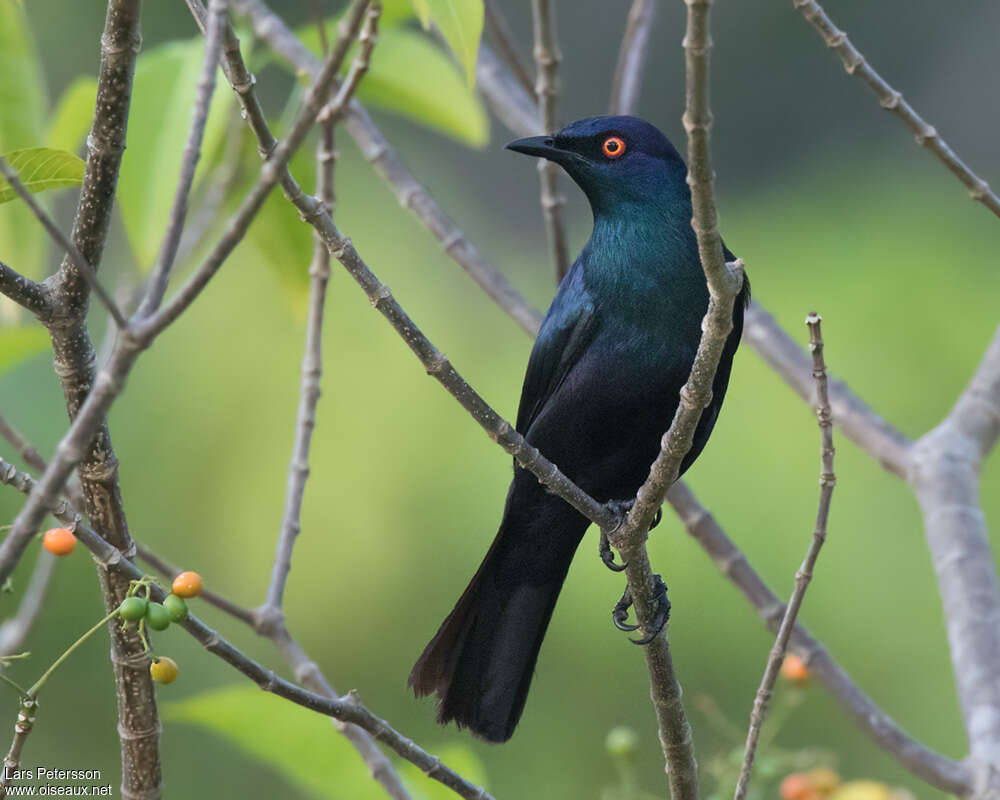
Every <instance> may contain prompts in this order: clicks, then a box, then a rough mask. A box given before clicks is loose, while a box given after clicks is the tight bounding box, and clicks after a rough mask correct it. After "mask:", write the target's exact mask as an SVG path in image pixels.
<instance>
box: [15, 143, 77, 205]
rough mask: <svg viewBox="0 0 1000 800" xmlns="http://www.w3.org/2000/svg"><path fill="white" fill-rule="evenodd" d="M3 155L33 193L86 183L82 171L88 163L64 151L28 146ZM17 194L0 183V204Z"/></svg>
mask: <svg viewBox="0 0 1000 800" xmlns="http://www.w3.org/2000/svg"><path fill="white" fill-rule="evenodd" d="M3 158H4V160H5V161H6V162H7V163H8V164H10V166H11V167H13V168H14V169H15V170H17V175H18V177H19V178H20V179H21V183H23V184H24V187H25V188H26V189H27V190H28V191H29V192H31V193H32V194H37V193H38V192H44V191H45V190H46V189H59V188H62V187H66V186H79V185H80V184H81V183H83V170H84V167H85V166H86V164H84V162H83V159H82V158H80V157H79V156H75V155H73V154H72V153H67V152H66V151H65V150H53V149H52V148H51V147H29V148H27V149H26V150H14V151H12V152H10V153H4V154H3ZM16 197H17V193H16V192H15V191H14V188H13V187H12V186H11V185H10V184H9V183H7V181H4V182H3V184H2V185H0V203H6V202H8V201H10V200H13V199H14V198H16Z"/></svg>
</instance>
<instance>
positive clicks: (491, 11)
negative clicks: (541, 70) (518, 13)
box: [484, 0, 535, 94]
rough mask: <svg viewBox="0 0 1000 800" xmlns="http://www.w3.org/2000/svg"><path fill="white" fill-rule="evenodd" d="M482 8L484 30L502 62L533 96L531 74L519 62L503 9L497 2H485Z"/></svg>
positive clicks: (494, 0) (519, 58)
mask: <svg viewBox="0 0 1000 800" xmlns="http://www.w3.org/2000/svg"><path fill="white" fill-rule="evenodd" d="M484 6H485V9H484V11H485V20H484V21H485V23H486V30H487V31H489V33H490V35H491V36H492V38H493V41H494V42H495V43H496V46H497V47H499V48H500V52H501V53H502V54H503V57H504V60H505V61H506V62H507V64H508V66H510V70H511V72H512V73H513V75H514V77H515V78H517V82H518V83H520V84H521V88H523V89H524V91H526V92H527V93H528V94H534V93H535V86H534V82H533V81H532V80H531V73H530V72H529V71H528V68H527V67H526V66H525V65H524V62H523V61H521V54H520V53H519V52H518V51H517V45H516V44H515V43H514V36H513V34H511V32H510V26H509V25H508V24H507V18H506V17H505V16H504V13H503V9H502V8H500V5H499V3H497V0H486V2H485V3H484Z"/></svg>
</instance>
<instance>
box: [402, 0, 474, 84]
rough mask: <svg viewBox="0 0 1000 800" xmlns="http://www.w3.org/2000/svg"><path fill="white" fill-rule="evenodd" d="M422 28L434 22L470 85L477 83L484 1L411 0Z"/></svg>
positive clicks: (428, 26)
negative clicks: (456, 58) (477, 62)
mask: <svg viewBox="0 0 1000 800" xmlns="http://www.w3.org/2000/svg"><path fill="white" fill-rule="evenodd" d="M413 7H414V9H416V12H417V16H418V17H419V18H420V23H421V24H422V25H423V26H424V29H425V30H426V29H427V28H430V26H431V23H432V22H433V23H434V24H436V25H437V26H438V28H439V29H440V31H441V35H442V36H444V40H445V41H446V42H447V43H448V46H449V47H450V48H451V49H452V52H454V53H455V55H456V56H457V57H458V61H459V63H460V64H461V65H462V66H463V67H464V68H465V79H466V81H468V84H469V86H470V87H472V86H474V85H475V83H476V59H477V58H478V57H479V39H480V37H481V36H482V35H483V0H413Z"/></svg>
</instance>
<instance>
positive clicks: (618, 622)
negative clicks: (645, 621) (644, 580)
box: [611, 586, 639, 633]
mask: <svg viewBox="0 0 1000 800" xmlns="http://www.w3.org/2000/svg"><path fill="white" fill-rule="evenodd" d="M631 606H632V595H631V594H629V591H628V587H627V586H626V587H625V593H624V594H623V595H622V599H621V600H619V601H618V602H617V603H615V607H614V608H613V609H612V610H611V621H612V622H614V623H615V627H616V628H618V630H620V631H625V632H626V633H631V632H632V631H635V630H638V629H639V626H638V625H631V624H630V623H628V622H626V621H625V620H627V619H628V610H629V608H630V607H631Z"/></svg>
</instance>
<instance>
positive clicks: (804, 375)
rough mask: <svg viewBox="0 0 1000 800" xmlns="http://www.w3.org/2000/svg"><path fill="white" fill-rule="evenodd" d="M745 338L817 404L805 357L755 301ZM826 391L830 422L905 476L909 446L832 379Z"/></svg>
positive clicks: (746, 321)
mask: <svg viewBox="0 0 1000 800" xmlns="http://www.w3.org/2000/svg"><path fill="white" fill-rule="evenodd" d="M743 338H744V340H746V341H747V342H749V343H750V345H752V346H753V348H754V350H756V351H757V353H758V354H759V355H760V357H761V358H763V359H764V361H765V362H767V364H768V366H770V367H771V369H773V370H774V371H775V372H776V373H777V374H778V375H779V376H780V377H781V378H783V379H784V380H785V382H786V383H787V384H788V385H789V386H791V387H792V389H794V390H795V393H796V394H798V395H799V397H801V398H802V399H803V400H805V401H806V402H807V403H810V404H813V405H814V404H815V402H816V401H815V394H814V392H815V382H814V381H813V379H812V376H811V372H812V365H811V363H810V360H809V356H808V355H806V353H805V352H803V350H802V348H801V347H799V345H798V344H796V342H795V340H794V339H792V337H790V336H789V335H788V334H787V333H785V332H784V331H783V330H782V329H781V326H780V325H778V323H777V322H776V321H775V319H774V317H772V316H771V314H769V313H768V312H767V311H765V310H764V309H763V308H762V307H761V306H760V304H759V303H757V302H756V301H751V303H750V307H749V308H748V309H747V311H746V314H745V315H744V326H743ZM829 390H830V405H831V407H832V409H833V419H834V424H835V425H836V426H837V427H838V428H839V429H840V430H842V431H843V432H844V435H845V436H846V437H847V438H848V439H850V440H851V441H852V442H854V443H855V444H857V445H858V446H859V447H860V448H861V449H862V450H864V451H865V452H866V453H868V455H870V456H871V457H872V458H874V459H876V460H877V461H878V462H879V463H880V464H881V465H882V466H883V467H885V469H887V470H888V471H889V472H891V473H893V474H894V475H897V476H899V477H901V478H905V477H906V473H907V469H908V466H907V465H908V463H909V458H910V452H909V451H910V446H911V445H912V442H911V441H910V440H909V439H908V438H907V437H906V436H905V435H904V434H903V433H901V432H900V431H898V430H897V429H896V428H894V427H893V426H892V425H890V424H889V423H888V422H886V421H885V420H884V419H882V417H880V416H879V415H878V414H877V413H876V412H875V411H873V410H872V408H871V407H870V406H869V405H868V404H867V403H865V401H864V400H862V399H861V398H860V397H858V396H857V395H856V394H854V392H852V391H851V390H850V388H849V387H848V386H847V384H846V383H844V382H843V381H839V380H836V379H832V380H831V381H830V387H829Z"/></svg>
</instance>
